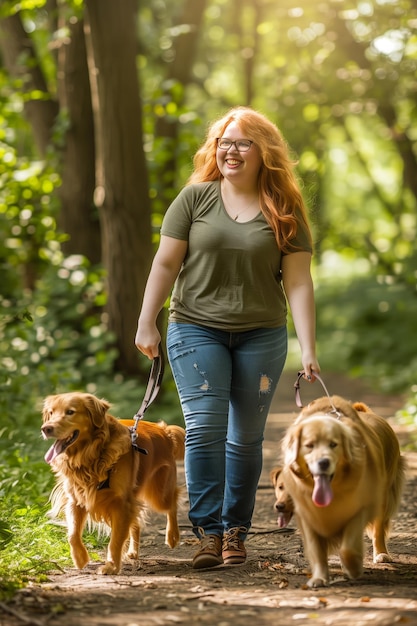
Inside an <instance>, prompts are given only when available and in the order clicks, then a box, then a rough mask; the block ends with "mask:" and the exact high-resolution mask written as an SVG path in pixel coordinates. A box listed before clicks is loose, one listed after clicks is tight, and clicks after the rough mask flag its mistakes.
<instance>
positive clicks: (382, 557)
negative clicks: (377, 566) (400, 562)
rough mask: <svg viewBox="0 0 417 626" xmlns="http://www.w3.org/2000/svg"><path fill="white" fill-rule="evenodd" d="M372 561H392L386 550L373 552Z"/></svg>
mask: <svg viewBox="0 0 417 626" xmlns="http://www.w3.org/2000/svg"><path fill="white" fill-rule="evenodd" d="M374 563H392V558H391V557H390V555H389V554H387V553H386V552H380V553H379V554H375V556H374Z"/></svg>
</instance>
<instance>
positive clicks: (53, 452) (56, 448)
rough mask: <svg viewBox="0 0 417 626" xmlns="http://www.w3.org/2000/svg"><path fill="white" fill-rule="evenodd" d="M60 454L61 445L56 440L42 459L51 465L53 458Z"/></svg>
mask: <svg viewBox="0 0 417 626" xmlns="http://www.w3.org/2000/svg"><path fill="white" fill-rule="evenodd" d="M60 452H62V443H61V442H60V441H59V440H58V441H55V443H53V444H52V446H51V447H50V448H49V450H48V452H47V453H46V454H45V456H44V459H45V461H46V462H47V463H49V464H51V463H52V461H53V460H54V458H55V457H57V456H58V454H59V453H60Z"/></svg>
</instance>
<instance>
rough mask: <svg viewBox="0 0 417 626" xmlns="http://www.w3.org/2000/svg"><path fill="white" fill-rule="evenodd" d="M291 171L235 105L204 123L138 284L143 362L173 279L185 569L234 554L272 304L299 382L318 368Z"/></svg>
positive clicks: (155, 339)
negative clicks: (191, 536)
mask: <svg viewBox="0 0 417 626" xmlns="http://www.w3.org/2000/svg"><path fill="white" fill-rule="evenodd" d="M292 168H293V163H292V162H291V160H290V158H289V154H288V149H287V146H286V143H285V141H284V140H283V138H282V136H281V134H280V132H279V131H278V129H277V128H276V126H275V125H274V124H272V123H271V122H270V121H269V120H268V119H266V118H265V117H264V116H263V115H262V114H260V113H258V112H256V111H254V110H252V109H250V108H246V107H237V108H234V109H232V110H231V111H230V112H229V113H227V115H225V116H224V117H222V118H221V119H220V120H218V121H216V122H215V123H213V124H212V126H211V127H210V129H209V131H208V134H207V138H206V141H205V142H204V144H203V146H202V147H201V148H200V149H199V150H198V152H197V153H196V155H195V157H194V171H193V174H192V175H191V177H190V179H189V181H188V184H187V185H186V186H185V188H184V189H183V190H182V191H181V192H180V194H179V195H178V196H177V198H176V199H175V200H174V202H173V203H172V204H171V206H170V207H169V208H168V210H167V213H166V215H165V217H164V220H163V224H162V228H161V241H160V245H159V249H158V251H157V253H156V255H155V258H154V261H153V265H152V268H151V271H150V274H149V278H148V282H147V286H146V289H145V294H144V299H143V306H142V310H141V313H140V317H139V322H138V330H137V334H136V340H135V343H136V346H137V348H138V349H139V350H140V351H141V352H143V354H145V355H146V356H148V357H149V358H150V359H152V358H153V357H155V356H156V355H157V354H158V345H159V343H160V341H161V336H160V333H159V332H158V329H157V325H156V319H157V316H158V313H159V312H160V310H161V308H162V307H163V305H164V303H165V301H166V299H167V298H168V297H169V295H170V292H171V288H172V286H173V285H174V283H175V286H174V289H173V293H172V297H171V301H170V313H169V325H168V332H167V348H168V357H169V361H170V365H171V369H172V372H173V376H174V379H175V382H176V385H177V389H178V393H179V397H180V401H181V406H182V410H183V413H184V419H185V425H186V431H187V437H186V453H185V475H186V482H187V489H188V494H189V500H190V511H189V518H190V521H191V523H192V525H193V530H194V533H195V534H196V536H197V537H198V538H199V539H200V544H199V548H198V551H197V553H196V554H195V556H194V559H193V567H194V568H203V567H213V566H215V565H219V564H221V563H225V564H226V565H231V564H237V563H243V562H244V561H245V560H246V549H245V545H244V541H245V538H246V536H247V534H248V531H249V528H250V526H251V520H252V514H253V509H254V505H255V496H256V490H257V485H258V481H259V477H260V473H261V469H262V441H263V436H264V429H265V422H266V418H267V416H268V410H269V407H270V404H271V400H272V398H273V395H274V391H275V389H276V386H277V384H278V381H279V378H280V375H281V373H282V369H283V367H284V363H285V359H286V355H287V328H286V299H287V300H288V303H289V305H290V307H291V312H292V316H293V320H294V324H295V329H296V333H297V337H298V340H299V343H300V347H301V361H302V366H303V368H304V370H305V377H306V378H308V379H309V380H314V374H313V372H314V371H316V372H319V371H320V368H319V365H318V362H317V359H316V353H315V307H314V294H313V284H312V279H311V274H310V262H311V254H312V243H311V234H310V230H309V226H308V223H307V217H306V210H305V206H304V202H303V199H302V195H301V192H300V190H299V187H298V184H297V181H296V178H295V176H294V174H293V169H292ZM284 292H285V295H284ZM285 296H286V297H285Z"/></svg>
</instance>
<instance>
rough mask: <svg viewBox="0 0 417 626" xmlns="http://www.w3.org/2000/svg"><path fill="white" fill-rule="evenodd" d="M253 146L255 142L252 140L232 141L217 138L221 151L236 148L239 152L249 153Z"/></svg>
mask: <svg viewBox="0 0 417 626" xmlns="http://www.w3.org/2000/svg"><path fill="white" fill-rule="evenodd" d="M252 144H253V141H251V140H250V139H236V141H232V140H231V139H225V138H223V137H218V138H217V147H218V148H220V150H229V148H231V147H232V146H234V147H235V148H236V150H237V151H238V152H247V151H248V150H249V149H250V147H251V145H252Z"/></svg>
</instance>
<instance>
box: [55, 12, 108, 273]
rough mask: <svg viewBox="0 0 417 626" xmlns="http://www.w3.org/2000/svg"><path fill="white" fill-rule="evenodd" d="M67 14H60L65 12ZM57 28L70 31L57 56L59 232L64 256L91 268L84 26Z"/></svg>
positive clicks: (96, 243) (94, 230)
mask: <svg viewBox="0 0 417 626" xmlns="http://www.w3.org/2000/svg"><path fill="white" fill-rule="evenodd" d="M65 11H66V9H64V12H65ZM59 25H60V27H61V28H63V27H65V28H67V29H68V31H69V37H68V38H66V39H65V40H64V41H63V42H62V44H61V45H60V47H59V50H58V98H59V102H60V107H61V111H62V113H63V114H66V115H67V116H68V125H69V127H68V130H67V131H66V132H65V137H64V139H65V141H64V146H63V148H62V185H61V187H60V189H59V195H60V199H61V211H60V214H59V219H58V223H59V227H60V230H62V231H63V232H65V233H67V234H68V235H69V240H68V241H66V242H64V243H63V244H62V249H63V251H64V253H65V254H82V255H84V256H85V257H87V259H89V261H90V262H91V263H93V264H96V263H99V262H100V261H101V237H100V221H99V217H98V212H97V209H96V208H95V207H94V202H93V196H94V189H95V148H94V121H93V110H92V105H91V91H90V81H89V76H88V66H87V54H86V47H85V39H84V24H83V22H82V21H81V20H80V21H77V22H75V23H74V22H73V21H71V23H65V21H64V18H60V21H59Z"/></svg>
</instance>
